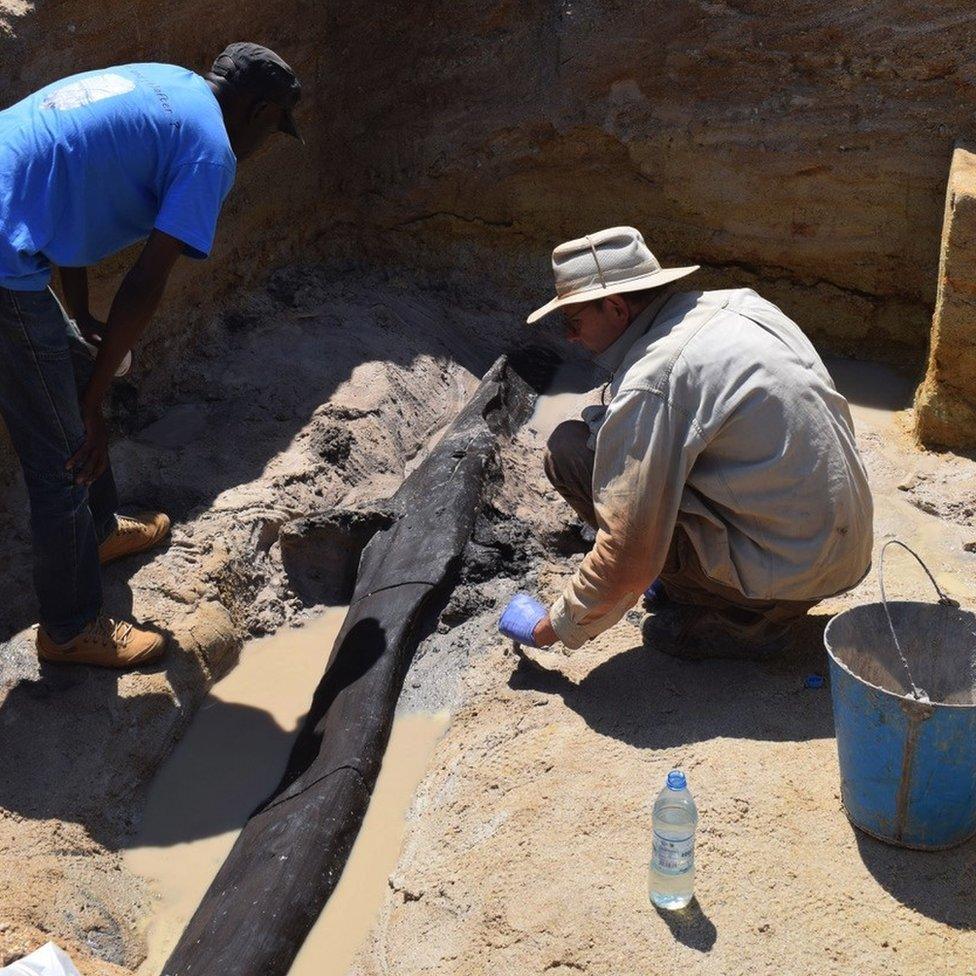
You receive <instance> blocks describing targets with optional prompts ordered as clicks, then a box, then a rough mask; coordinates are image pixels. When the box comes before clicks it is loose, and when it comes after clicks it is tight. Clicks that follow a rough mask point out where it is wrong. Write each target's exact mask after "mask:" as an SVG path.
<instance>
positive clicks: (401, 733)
mask: <svg viewBox="0 0 976 976" xmlns="http://www.w3.org/2000/svg"><path fill="white" fill-rule="evenodd" d="M447 725H448V713H447V712H440V713H438V714H436V715H422V714H414V715H404V716H401V717H400V718H398V719H397V720H396V722H395V724H394V726H393V733H392V735H391V736H390V743H389V745H388V746H387V749H386V752H385V753H384V755H383V768H382V769H381V770H380V776H379V779H378V780H377V781H376V788H375V789H374V790H373V798H372V800H371V801H370V804H369V810H368V811H367V813H366V819H365V820H364V821H363V826H362V830H360V832H359V837H358V838H357V839H356V843H355V845H354V847H353V849H352V854H351V855H350V857H349V862H348V863H347V864H346V869H345V871H343V873H342V878H341V879H340V881H339V887H338V888H336V890H335V892H334V893H333V895H332V897H331V898H330V899H329V901H328V903H327V904H326V906H325V909H324V911H323V912H322V914H321V916H320V917H319V920H318V922H317V923H316V924H315V927H314V928H313V929H312V931H311V932H310V933H309V936H308V939H307V940H306V941H305V945H304V946H302V949H301V952H299V954H298V958H297V959H295V962H294V964H293V965H292V967H291V970H290V973H289V976H346V973H347V972H348V971H349V967H350V966H351V965H352V962H353V958H354V956H355V955H356V950H357V949H358V948H359V946H360V945H361V944H362V942H363V939H364V938H365V937H366V935H367V934H368V932H369V930H370V928H371V927H372V924H373V920H374V919H375V918H376V914H377V912H379V910H380V908H381V907H382V905H383V901H384V898H385V897H386V895H387V894H388V892H389V885H388V883H387V879H388V878H389V876H390V873H391V872H392V871H393V869H394V868H395V867H396V863H397V855H398V854H399V853H400V844H401V843H402V841H403V834H404V831H405V829H406V821H405V819H404V816H405V814H406V812H407V809H408V808H409V806H410V802H411V800H412V798H413V795H414V792H415V791H416V789H417V786H418V784H419V783H420V781H421V779H422V778H423V775H424V771H425V770H426V768H427V763H428V760H429V759H430V755H431V753H432V752H433V750H434V746H435V745H436V744H437V740H438V739H440V737H441V736H442V735H443V734H444V731H445V730H446V729H447Z"/></svg>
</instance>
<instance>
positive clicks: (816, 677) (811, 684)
mask: <svg viewBox="0 0 976 976" xmlns="http://www.w3.org/2000/svg"><path fill="white" fill-rule="evenodd" d="M803 686H804V688H823V686H824V676H823V675H822V674H809V675H807V679H806V681H804V682H803Z"/></svg>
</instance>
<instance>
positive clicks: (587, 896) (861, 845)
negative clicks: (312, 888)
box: [352, 362, 976, 976]
mask: <svg viewBox="0 0 976 976" xmlns="http://www.w3.org/2000/svg"><path fill="white" fill-rule="evenodd" d="M833 367H834V370H835V375H836V376H837V377H838V380H839V382H840V383H841V385H842V387H843V388H845V390H846V391H847V392H848V395H849V396H850V397H851V399H852V400H853V401H855V402H856V406H855V412H856V417H857V424H858V430H859V440H860V444H861V448H862V450H863V452H864V455H865V458H866V461H867V465H868V467H869V470H870V475H871V479H872V484H873V486H874V490H875V493H876V506H877V516H876V533H877V542H878V543H880V542H881V541H883V540H884V539H886V538H889V537H892V536H897V537H898V538H900V539H903V540H904V541H905V542H907V543H909V544H910V545H913V546H915V547H917V548H918V549H919V551H920V552H921V553H922V555H923V556H924V558H926V560H927V561H928V563H929V565H930V567H931V568H932V569H933V571H934V572H935V574H936V576H937V578H938V580H939V582H940V584H941V585H942V586H943V587H944V588H945V589H947V590H948V591H949V592H950V593H952V594H953V595H955V596H956V597H958V598H960V599H962V600H963V601H964V602H965V603H968V604H969V605H973V604H974V603H976V584H974V577H973V569H974V567H976V560H974V557H973V556H972V555H971V554H970V552H969V551H967V550H966V549H965V548H964V547H965V546H968V548H969V549H970V550H971V549H973V548H976V547H974V546H973V545H972V542H973V540H974V539H976V517H974V498H976V465H974V464H973V462H971V461H969V460H966V459H964V458H958V457H953V456H949V455H943V456H937V455H933V454H929V453H923V452H920V451H918V450H917V449H916V448H915V447H914V445H913V444H912V442H911V440H910V439H909V438H908V436H907V434H906V429H907V424H908V420H909V417H908V414H907V412H896V409H897V408H900V407H902V406H904V405H905V404H906V403H908V402H910V395H911V384H910V383H906V382H905V381H902V380H899V379H898V378H897V377H894V376H892V375H891V374H888V373H886V372H885V371H883V370H881V369H878V368H875V367H871V366H868V365H865V364H847V363H843V362H841V363H834V364H833ZM541 447H542V439H541V437H539V436H538V435H537V434H535V433H534V432H533V431H532V430H530V429H527V430H525V431H524V432H523V435H522V437H521V439H520V442H519V443H518V444H516V445H515V446H514V447H513V448H512V449H510V450H508V451H507V452H506V457H505V458H504V462H505V474H506V480H505V485H504V486H503V488H502V489H501V491H500V494H499V497H498V498H497V499H496V500H495V504H496V506H497V507H498V509H499V510H501V511H502V512H504V513H506V514H508V515H509V516H512V517H514V518H515V519H518V520H519V521H520V522H521V523H522V524H523V525H526V526H529V527H530V528H531V531H532V535H533V537H534V538H537V539H540V540H541V541H542V542H543V543H544V544H545V545H546V552H545V554H544V557H543V558H541V559H536V560H535V561H534V563H533V565H532V567H531V568H530V570H529V572H528V573H524V574H523V573H518V574H516V576H517V577H518V578H514V579H511V580H509V581H507V583H505V584H499V581H498V580H497V579H496V580H494V581H493V582H490V583H487V584H474V585H473V586H472V588H471V589H472V592H470V593H469V594H468V597H467V604H468V605H469V606H470V607H477V608H480V609H483V610H484V611H485V612H483V613H480V614H476V615H475V616H473V617H472V618H471V619H469V620H467V621H466V622H465V623H463V624H461V625H460V626H458V627H457V629H456V630H453V631H451V632H450V633H448V634H445V635H443V636H442V637H441V638H440V641H441V643H440V645H438V646H436V650H437V651H439V653H434V654H431V653H428V654H427V655H426V658H425V659H422V660H421V661H420V662H418V666H417V668H416V669H415V672H416V673H420V671H421V669H422V668H423V666H424V660H426V661H427V662H428V665H427V666H428V668H430V669H433V668H435V667H436V664H432V663H431V661H432V660H436V658H441V659H442V660H443V658H444V656H445V655H447V654H465V653H466V652H467V653H470V648H471V647H472V646H477V645H478V644H479V643H482V644H487V648H486V651H485V653H484V654H483V656H480V657H478V658H476V659H475V660H474V661H473V662H472V663H471V665H470V666H469V668H468V669H467V671H466V672H465V674H464V677H463V681H462V688H461V690H460V691H459V693H458V699H459V701H460V705H459V710H458V712H457V714H456V716H455V719H454V722H453V724H452V727H451V729H450V731H449V732H448V734H447V736H446V737H445V738H444V739H443V740H442V741H441V743H440V745H439V746H438V749H437V751H436V753H435V755H434V758H433V762H432V768H431V771H430V773H429V775H428V777H427V779H426V780H425V782H424V783H423V785H422V787H421V789H420V791H419V793H418V796H417V799H416V802H415V806H414V809H413V823H412V827H411V829H410V832H409V834H408V837H407V840H406V842H405V845H404V848H403V852H402V854H401V858H400V863H399V866H398V868H397V870H396V871H395V873H394V874H393V875H392V876H391V879H390V889H391V890H390V896H389V898H388V900H387V904H386V907H385V910H384V912H383V913H382V915H381V918H380V920H379V921H378V923H377V926H376V929H375V931H374V933H373V935H372V937H371V940H370V943H369V944H368V946H367V947H366V948H365V949H364V951H363V952H362V953H361V955H360V957H359V959H358V962H357V964H356V966H354V968H353V970H352V972H354V973H356V974H357V976H379V974H396V976H413V974H421V973H430V974H434V973H438V974H443V973H452V974H457V976H462V974H463V976H469V974H470V976H474V974H489V973H490V974H492V976H499V974H507V973H511V974H524V973H554V974H560V973H564V974H569V973H571V972H585V973H591V974H600V976H624V974H634V976H637V974H642V976H646V974H649V973H652V974H659V973H660V974H664V973H672V972H675V973H677V972H682V973H688V974H696V973H702V974H706V973H707V974H722V976H736V974H742V976H745V974H750V976H755V974H759V973H765V974H770V976H772V974H777V976H779V974H783V973H789V974H794V973H796V974H798V973H816V974H852V973H857V974H859V976H868V974H878V976H881V974H891V973H904V974H918V973H926V974H952V976H961V974H963V973H968V972H971V971H972V960H973V958H974V953H976V934H974V929H976V899H974V891H973V882H972V878H973V876H974V869H976V843H969V844H967V845H965V846H963V847H961V848H957V849H955V850H952V851H948V852H945V853H915V852H908V851H902V850H897V849H894V848H890V847H886V846H885V845H882V844H880V843H878V842H876V841H874V840H871V839H869V838H867V837H865V836H863V835H861V834H860V833H858V832H857V831H855V830H854V828H853V827H851V826H850V824H849V823H848V821H847V819H846V818H845V816H844V813H843V811H842V808H841V805H840V799H839V777H838V770H837V756H836V747H835V743H834V739H833V720H832V713H831V705H830V697H829V696H830V693H829V689H828V688H824V689H822V690H819V691H810V690H806V689H805V688H804V684H803V682H804V678H805V677H806V676H807V675H808V674H810V673H813V672H818V673H822V674H823V673H826V659H825V654H824V650H823V643H822V629H823V626H824V625H825V623H826V621H827V620H828V619H829V617H830V615H831V614H832V613H834V612H837V611H839V610H841V609H843V608H845V607H847V606H851V605H853V604H855V603H857V602H860V601H870V600H874V599H876V598H877V582H876V578H875V575H874V574H873V573H872V574H871V575H870V576H869V578H868V579H867V580H865V582H864V583H863V584H862V585H861V586H860V587H859V588H858V589H857V590H856V591H855V592H853V593H850V594H848V595H846V596H844V597H842V598H840V599H836V600H832V601H829V602H827V603H825V604H823V605H821V606H819V607H818V608H816V610H815V611H814V612H813V613H812V614H811V616H810V619H809V626H808V627H807V629H806V632H805V634H804V635H803V637H802V639H801V640H800V641H799V642H798V644H797V647H796V648H795V649H794V650H793V651H792V652H791V653H790V654H788V655H786V656H784V657H783V658H782V659H781V660H779V661H776V662H772V663H769V664H766V665H763V666H760V665H754V664H742V663H730V662H703V663H685V662H681V661H677V660H675V659H672V658H670V657H668V656H666V655H664V654H662V653H660V652H659V651H657V650H655V649H654V648H653V647H646V646H644V644H643V641H642V638H641V631H640V624H641V621H642V618H643V614H642V612H640V611H636V610H635V611H632V612H631V614H629V615H628V617H627V619H626V621H624V622H622V623H621V624H620V625H618V626H617V627H616V628H614V629H613V630H612V631H610V632H608V633H606V634H604V635H603V636H602V637H601V638H600V639H598V640H595V641H593V642H591V643H590V644H588V645H587V646H586V647H585V648H583V649H582V650H580V651H577V652H575V653H573V654H572V655H571V656H563V655H561V654H551V653H543V654H539V655H538V659H539V660H540V661H541V662H542V663H543V664H544V665H545V666H546V667H547V668H548V669H549V672H548V673H542V674H540V673H538V672H535V671H532V670H531V669H528V668H526V667H525V666H522V667H518V666H517V665H516V663H515V661H514V660H513V658H512V657H511V655H510V653H509V652H508V651H507V648H506V646H505V643H504V642H503V641H500V640H498V639H493V638H492V636H491V634H492V632H493V626H494V621H495V619H496V617H497V612H498V606H499V605H500V604H501V602H502V601H503V600H504V599H505V597H506V596H507V595H508V593H509V592H511V591H513V590H514V589H516V588H523V587H525V588H529V589H532V588H535V587H536V586H538V587H539V588H540V589H541V590H542V591H543V592H544V593H546V594H549V595H553V594H554V593H556V592H557V590H558V588H559V587H560V584H561V583H562V581H563V580H564V578H565V576H566V574H567V573H569V572H570V571H571V569H572V567H573V565H574V563H575V561H576V560H577V559H578V558H579V556H578V555H577V556H570V557H566V556H560V555H559V554H558V552H559V550H560V549H561V550H563V551H565V549H566V548H567V540H569V539H571V537H572V532H571V531H570V530H567V529H565V528H564V527H565V526H568V525H569V524H570V520H569V518H568V517H567V511H566V510H565V509H564V507H563V506H562V504H561V502H560V501H558V500H557V499H556V498H555V497H554V496H553V493H552V492H551V491H550V490H549V489H548V486H547V485H546V484H545V483H544V481H543V479H542V477H541V472H540V452H541ZM928 586H929V584H928V583H927V581H926V580H925V579H924V576H922V574H921V572H920V571H916V569H915V568H914V566H913V564H912V561H911V559H910V557H907V556H904V555H903V554H900V553H898V552H896V553H894V554H893V558H892V560H891V565H890V568H889V587H890V592H891V593H892V594H897V595H899V596H904V597H916V598H922V599H927V598H928V596H929V593H928V591H927V587H928ZM675 766H681V767H683V768H684V769H686V770H687V771H688V775H689V779H690V785H691V788H692V790H693V792H694V794H695V797H696V799H697V802H698V806H699V811H700V828H699V834H698V838H699V839H698V844H699V846H698V878H697V904H696V905H695V906H694V907H693V909H690V910H689V911H687V912H684V913H681V914H680V915H671V914H668V913H666V912H661V913H658V912H657V911H655V910H654V909H653V907H652V906H651V905H650V904H649V901H648V897H647V890H646V885H647V875H646V863H647V858H648V855H649V846H650V808H651V804H652V802H653V798H654V795H655V794H656V793H657V791H658V790H659V789H660V787H661V784H662V782H663V779H664V775H665V773H666V772H667V770H669V769H670V768H672V767H675Z"/></svg>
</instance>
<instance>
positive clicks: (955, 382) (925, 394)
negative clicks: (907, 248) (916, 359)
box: [915, 146, 976, 448]
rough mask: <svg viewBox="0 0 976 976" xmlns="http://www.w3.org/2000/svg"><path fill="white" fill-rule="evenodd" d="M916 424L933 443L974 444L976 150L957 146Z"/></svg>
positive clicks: (925, 439)
mask: <svg viewBox="0 0 976 976" xmlns="http://www.w3.org/2000/svg"><path fill="white" fill-rule="evenodd" d="M915 429H916V432H917V434H918V437H919V440H921V441H922V443H923V444H926V445H928V446H930V447H955V448H969V447H974V446H976V153H974V152H973V151H972V150H970V149H969V148H967V147H965V146H957V148H956V151H955V153H954V154H953V157H952V168H951V170H950V172H949V186H948V189H947V191H946V207H945V221H944V224H943V229H942V253H941V260H940V263H939V291H938V298H937V300H936V306H935V317H934V318H933V321H932V341H931V349H930V352H929V365H928V372H927V373H926V375H925V380H924V382H923V383H922V385H921V387H919V390H918V394H917V396H916V399H915Z"/></svg>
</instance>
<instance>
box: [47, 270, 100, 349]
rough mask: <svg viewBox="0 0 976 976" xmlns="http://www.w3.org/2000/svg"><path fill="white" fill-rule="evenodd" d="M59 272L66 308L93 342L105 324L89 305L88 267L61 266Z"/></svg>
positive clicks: (85, 335) (87, 337)
mask: <svg viewBox="0 0 976 976" xmlns="http://www.w3.org/2000/svg"><path fill="white" fill-rule="evenodd" d="M58 273H59V275H60V277H61V291H62V293H63V294H64V304H65V308H67V310H68V314H69V315H70V316H71V317H72V318H73V319H74V320H75V322H77V323H78V328H79V329H80V330H81V334H82V335H83V336H84V337H85V338H86V339H87V340H88V341H89V342H91V341H92V338H93V336H95V335H98V336H101V335H102V333H103V332H104V331H105V326H104V324H103V323H102V322H99V321H98V320H97V319H95V318H94V317H93V316H92V314H91V311H90V310H89V307H88V269H87V268H59V269H58Z"/></svg>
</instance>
